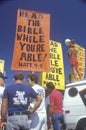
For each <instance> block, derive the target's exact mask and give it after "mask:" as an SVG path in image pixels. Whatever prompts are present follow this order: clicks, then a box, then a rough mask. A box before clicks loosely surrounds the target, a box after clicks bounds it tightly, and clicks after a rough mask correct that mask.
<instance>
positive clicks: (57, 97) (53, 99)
mask: <svg viewBox="0 0 86 130" xmlns="http://www.w3.org/2000/svg"><path fill="white" fill-rule="evenodd" d="M51 103H53V104H54V107H53V111H52V112H53V113H62V112H63V111H62V93H61V92H60V91H58V90H56V89H54V90H53V91H52V93H51V94H50V104H51Z"/></svg>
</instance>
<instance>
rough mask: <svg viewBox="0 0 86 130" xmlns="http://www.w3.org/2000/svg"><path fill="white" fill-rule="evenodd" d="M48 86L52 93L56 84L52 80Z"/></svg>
mask: <svg viewBox="0 0 86 130" xmlns="http://www.w3.org/2000/svg"><path fill="white" fill-rule="evenodd" d="M46 87H47V89H48V91H49V93H51V92H52V91H53V90H54V89H55V86H54V84H53V83H52V82H48V83H47V84H46Z"/></svg>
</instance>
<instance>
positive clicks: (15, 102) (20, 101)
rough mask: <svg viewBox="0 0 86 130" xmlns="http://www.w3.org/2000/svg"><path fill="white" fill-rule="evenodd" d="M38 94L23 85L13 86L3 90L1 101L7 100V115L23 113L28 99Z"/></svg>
mask: <svg viewBox="0 0 86 130" xmlns="http://www.w3.org/2000/svg"><path fill="white" fill-rule="evenodd" d="M37 95H38V94H37V93H36V92H35V91H34V90H33V89H32V88H31V87H28V86H26V85H24V84H20V83H18V84H13V85H11V86H8V87H6V88H5V90H4V94H3V99H7V100H8V114H9V113H13V112H25V111H27V109H28V106H29V102H30V97H32V98H36V96H37Z"/></svg>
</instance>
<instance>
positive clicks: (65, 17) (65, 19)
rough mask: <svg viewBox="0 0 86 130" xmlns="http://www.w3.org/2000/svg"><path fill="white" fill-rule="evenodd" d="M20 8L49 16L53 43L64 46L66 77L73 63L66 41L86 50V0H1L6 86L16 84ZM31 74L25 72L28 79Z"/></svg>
mask: <svg viewBox="0 0 86 130" xmlns="http://www.w3.org/2000/svg"><path fill="white" fill-rule="evenodd" d="M18 9H25V10H32V11H37V12H43V13H50V40H54V41H57V42H60V43H61V44H62V50H63V62H64V72H65V77H67V76H68V73H69V71H70V64H69V59H68V57H67V55H66V51H67V49H68V48H67V46H66V45H65V39H67V38H68V39H74V40H75V42H76V43H77V44H78V45H80V46H82V47H84V48H86V0H0V59H1V60H5V71H6V75H7V76H8V79H7V81H6V84H7V85H9V84H11V83H13V75H14V73H15V71H13V70H11V63H12V57H13V50H14V41H15V31H16V20H17V10H18ZM28 73H29V72H24V75H25V77H26V76H27V75H28ZM36 73H37V74H38V75H39V74H40V73H39V72H36Z"/></svg>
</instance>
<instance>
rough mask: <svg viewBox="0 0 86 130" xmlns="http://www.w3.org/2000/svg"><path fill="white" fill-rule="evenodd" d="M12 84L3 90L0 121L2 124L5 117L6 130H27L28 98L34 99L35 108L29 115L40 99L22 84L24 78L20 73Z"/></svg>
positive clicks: (15, 76) (39, 102)
mask: <svg viewBox="0 0 86 130" xmlns="http://www.w3.org/2000/svg"><path fill="white" fill-rule="evenodd" d="M14 83H15V84H13V85H10V86H8V87H6V88H5V91H4V94H3V100H2V106H1V121H2V124H4V122H5V119H6V115H7V124H6V130H29V121H28V105H29V99H30V97H32V98H35V99H36V103H35V106H34V107H33V108H32V109H31V110H30V111H29V113H33V112H35V110H36V109H37V108H38V107H39V106H40V104H41V101H42V99H41V97H40V96H39V95H38V94H37V93H36V92H35V91H34V90H33V89H32V88H31V87H27V86H26V85H24V84H23V83H24V76H23V74H22V73H21V72H18V73H16V74H15V75H14ZM6 113H7V114H6Z"/></svg>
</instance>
